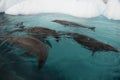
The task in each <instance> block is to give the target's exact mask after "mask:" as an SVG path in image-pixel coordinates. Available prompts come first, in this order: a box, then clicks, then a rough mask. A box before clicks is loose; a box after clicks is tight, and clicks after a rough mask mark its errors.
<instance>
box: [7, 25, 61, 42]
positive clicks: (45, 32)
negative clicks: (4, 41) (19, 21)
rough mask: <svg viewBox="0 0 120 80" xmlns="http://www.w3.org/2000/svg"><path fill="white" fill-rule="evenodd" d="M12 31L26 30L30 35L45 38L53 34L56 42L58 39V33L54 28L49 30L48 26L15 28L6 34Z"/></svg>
mask: <svg viewBox="0 0 120 80" xmlns="http://www.w3.org/2000/svg"><path fill="white" fill-rule="evenodd" d="M14 32H28V33H30V34H31V35H32V36H39V37H41V38H47V36H53V37H54V38H55V39H56V41H57V42H58V41H59V34H58V33H57V32H56V31H55V30H51V29H48V28H44V27H40V26H39V27H38V26H35V27H30V28H24V29H16V30H13V31H10V32H8V35H9V34H12V33H14Z"/></svg>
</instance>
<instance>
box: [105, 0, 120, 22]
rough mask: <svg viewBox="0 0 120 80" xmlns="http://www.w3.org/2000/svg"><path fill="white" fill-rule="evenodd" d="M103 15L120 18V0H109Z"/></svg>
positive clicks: (115, 18)
mask: <svg viewBox="0 0 120 80" xmlns="http://www.w3.org/2000/svg"><path fill="white" fill-rule="evenodd" d="M103 15H104V16H106V17H107V18H109V19H114V20H120V0H109V1H108V4H107V8H106V10H105V12H104V14H103Z"/></svg>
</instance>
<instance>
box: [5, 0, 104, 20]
mask: <svg viewBox="0 0 120 80" xmlns="http://www.w3.org/2000/svg"><path fill="white" fill-rule="evenodd" d="M104 9H105V4H104V3H103V1H102V0H27V1H24V2H21V3H19V4H16V5H14V6H12V7H10V8H8V9H7V10H6V11H5V13H6V14H11V15H18V14H23V15H29V14H38V13H64V14H69V15H72V16H77V17H87V18H91V17H96V16H99V15H101V13H102V12H103V11H104Z"/></svg>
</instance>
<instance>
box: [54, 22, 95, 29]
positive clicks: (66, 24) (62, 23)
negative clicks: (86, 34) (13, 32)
mask: <svg viewBox="0 0 120 80" xmlns="http://www.w3.org/2000/svg"><path fill="white" fill-rule="evenodd" d="M52 22H56V23H58V24H61V25H64V26H73V27H79V28H87V29H90V30H92V31H95V28H96V27H87V26H84V25H82V24H78V23H75V22H70V21H66V20H53V21H52Z"/></svg>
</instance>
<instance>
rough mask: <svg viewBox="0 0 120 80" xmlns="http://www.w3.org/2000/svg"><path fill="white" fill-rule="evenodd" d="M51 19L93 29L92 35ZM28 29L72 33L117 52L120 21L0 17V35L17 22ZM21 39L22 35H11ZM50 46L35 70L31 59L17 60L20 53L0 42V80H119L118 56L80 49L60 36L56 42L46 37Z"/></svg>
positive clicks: (54, 16)
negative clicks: (44, 58)
mask: <svg viewBox="0 0 120 80" xmlns="http://www.w3.org/2000/svg"><path fill="white" fill-rule="evenodd" d="M55 19H60V20H67V21H73V22H76V23H79V24H82V25H85V26H94V27H96V29H95V32H93V31H91V30H89V29H85V28H75V27H70V26H68V27H64V26H63V25H60V24H57V23H54V22H52V21H53V20H55ZM20 22H24V25H25V26H26V27H27V28H28V27H34V26H42V27H46V28H49V29H53V30H56V31H65V32H76V33H80V34H84V35H87V36H89V37H92V38H94V39H96V40H99V41H101V42H104V43H107V44H110V45H112V46H113V47H115V48H116V49H118V50H120V21H119V20H118V21H115V20H108V19H107V18H105V17H103V16H99V17H96V18H78V17H74V16H70V15H65V14H57V13H56V14H52V13H51V14H38V15H28V16H27V15H26V16H22V15H18V16H12V15H5V14H1V15H0V36H2V35H4V34H5V33H7V32H8V31H11V30H15V29H17V27H16V26H15V25H16V24H17V23H20ZM14 35H17V36H22V35H23V36H24V35H26V34H25V33H20V32H18V33H15V34H14ZM47 39H48V40H49V41H50V43H51V44H52V47H50V48H49V55H48V58H47V61H46V63H45V65H44V66H43V67H42V69H41V70H38V69H37V61H36V58H35V57H32V58H29V57H25V58H24V57H21V56H20V54H22V53H23V52H24V50H22V49H20V48H18V47H16V46H14V45H12V44H10V43H7V42H6V43H4V44H3V42H2V41H1V42H0V80H120V53H115V52H111V51H108V52H104V51H101V52H100V51H99V52H96V53H95V55H94V56H92V55H91V54H92V51H90V50H88V49H86V48H84V47H83V46H82V45H80V44H78V43H77V42H75V41H74V40H73V39H70V38H65V37H62V38H61V39H60V41H59V42H56V41H55V39H54V38H53V37H48V38H47Z"/></svg>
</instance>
